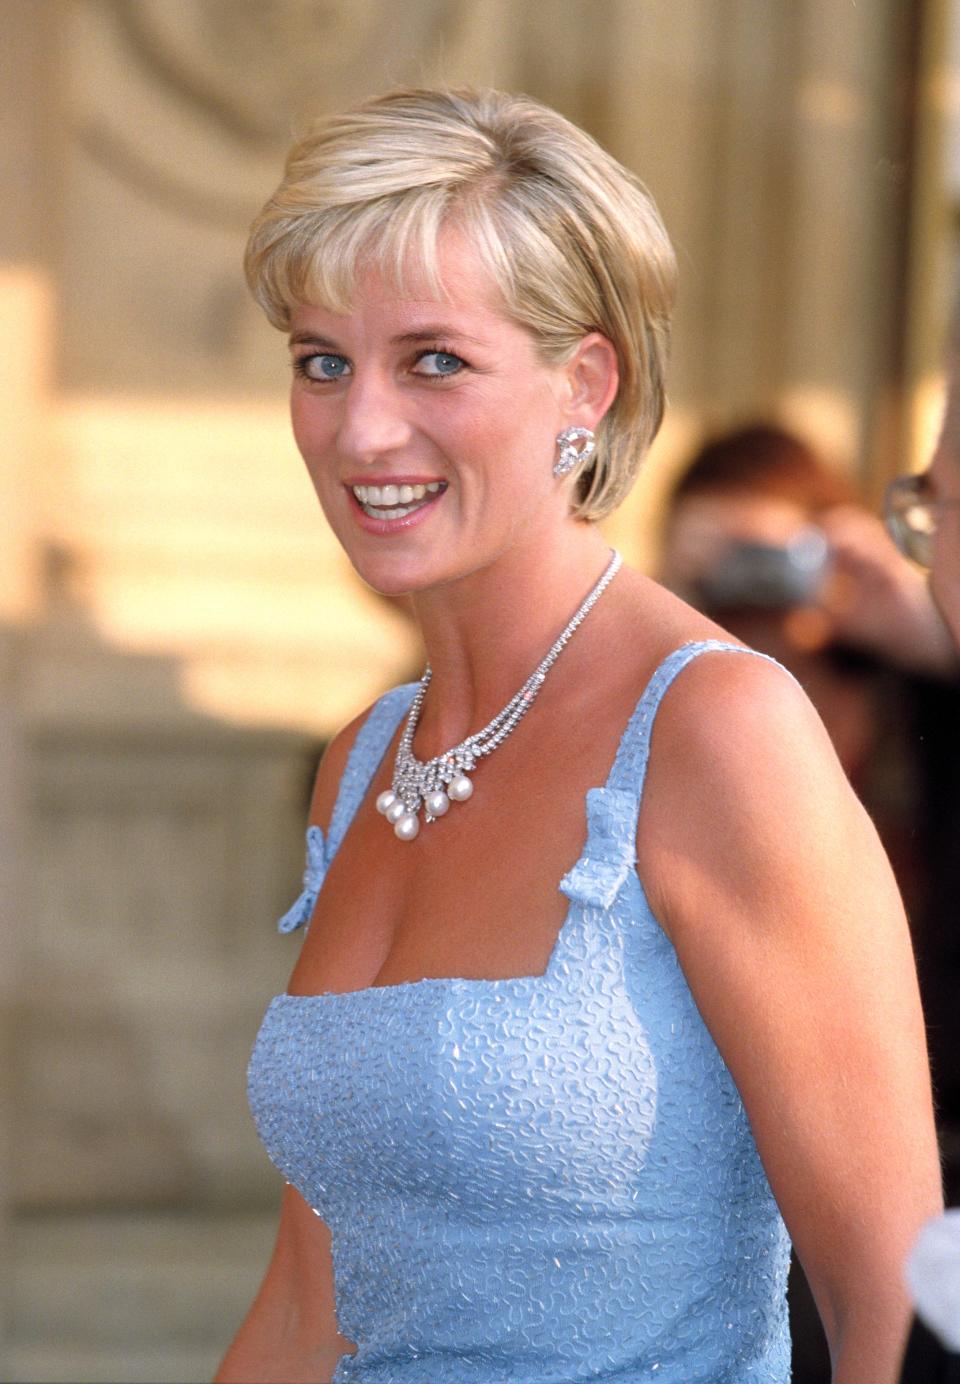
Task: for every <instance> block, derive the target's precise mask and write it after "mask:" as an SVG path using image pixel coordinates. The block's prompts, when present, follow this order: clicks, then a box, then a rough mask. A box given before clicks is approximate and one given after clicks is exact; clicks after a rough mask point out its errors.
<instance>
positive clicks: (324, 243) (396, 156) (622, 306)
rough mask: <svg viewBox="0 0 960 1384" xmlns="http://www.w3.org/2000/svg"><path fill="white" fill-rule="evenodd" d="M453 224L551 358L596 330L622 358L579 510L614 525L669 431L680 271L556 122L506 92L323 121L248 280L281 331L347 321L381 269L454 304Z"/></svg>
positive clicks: (602, 160) (514, 315)
mask: <svg viewBox="0 0 960 1384" xmlns="http://www.w3.org/2000/svg"><path fill="white" fill-rule="evenodd" d="M449 225H456V226H457V228H458V229H460V230H461V231H463V232H464V233H465V234H466V235H467V237H468V239H469V240H470V242H471V244H473V246H474V247H475V249H476V250H477V252H478V253H479V255H480V257H481V259H482V261H483V262H484V266H485V268H486V269H487V271H488V272H489V273H490V275H491V276H492V278H493V280H494V281H495V283H496V284H497V285H498V287H499V290H500V292H501V294H502V297H503V301H504V304H505V310H506V314H507V316H508V317H510V318H511V319H512V320H513V321H514V322H516V323H517V324H519V325H520V326H523V327H526V328H527V329H528V330H529V331H530V332H531V333H532V335H533V337H534V338H535V340H536V342H537V345H538V350H539V353H540V356H541V359H543V360H544V361H547V362H553V363H556V362H562V361H564V360H565V359H567V358H568V357H569V356H570V354H571V353H572V352H573V351H574V349H575V348H576V346H577V344H578V342H579V341H580V340H581V339H582V338H583V337H584V336H585V335H586V334H587V333H588V332H592V331H597V332H601V333H602V334H603V335H604V336H605V337H607V338H608V340H609V341H610V342H611V343H612V344H613V346H614V349H615V350H616V353H617V363H618V366H619V370H620V384H619V389H618V391H617V396H616V398H615V400H614V402H613V404H612V406H611V408H610V410H609V412H608V413H607V415H606V417H605V418H604V419H603V421H602V422H601V424H600V425H599V428H598V432H597V450H596V452H595V453H594V456H593V458H592V459H591V460H590V462H589V463H587V464H586V465H585V466H584V468H583V469H582V472H581V473H580V474H578V475H577V477H576V488H575V490H576V493H575V500H574V503H573V512H574V514H575V515H577V516H578V517H580V518H584V519H600V518H602V517H603V516H604V515H605V514H608V513H609V512H610V511H611V510H612V509H614V508H615V507H616V506H617V505H618V504H619V503H620V501H621V500H622V499H623V497H624V495H626V493H627V491H628V490H629V488H630V486H631V485H632V484H633V481H634V478H635V476H636V473H637V470H638V468H639V466H640V462H641V461H642V459H643V456H644V454H645V452H646V450H647V448H648V447H649V446H650V443H651V442H652V441H653V438H654V437H655V436H656V432H657V429H658V428H659V426H660V421H661V418H662V417H663V408H664V375H665V369H666V360H667V354H668V347H669V335H670V311H671V308H672V305H673V297H674V291H675V283H676V261H675V258H674V254H673V250H672V247H671V245H670V241H669V239H668V237H667V234H666V231H665V230H664V227H663V223H662V222H661V220H660V216H659V214H658V212H657V209H656V207H655V205H654V203H653V200H652V199H651V197H650V195H649V194H648V193H647V191H646V190H645V189H644V187H643V186H642V184H641V183H640V182H639V181H638V179H637V178H635V177H634V175H633V174H632V173H630V172H629V171H628V170H627V169H625V168H623V167H622V166H621V165H620V164H619V163H617V161H616V160H615V159H613V158H612V157H611V156H610V155H609V154H608V153H606V152H605V151H604V150H603V149H601V148H600V146H599V145H598V144H597V143H596V142H595V141H594V140H593V139H591V138H590V136H589V135H587V134H585V133H584V132H583V131H582V130H580V129H578V128H577V127H576V126H575V125H572V124H571V123H570V122H569V121H568V120H565V119H564V118H563V116H561V115H558V114H557V113H556V111H552V110H550V109H549V108H548V107H546V106H543V105H541V104H540V103H539V102H537V101H534V100H532V99H531V98H529V97H526V96H510V95H506V94H504V93H502V92H498V91H489V90H478V91H444V90H417V89H400V90H397V91H392V92H388V93H387V94H386V95H384V96H379V97H376V98H375V99H373V100H370V101H366V102H364V103H363V104H362V105H361V106H358V107H357V108H356V109H355V110H352V111H348V112H346V113H344V114H342V115H335V116H333V117H331V118H329V119H326V120H323V121H320V122H318V124H317V125H315V126H314V127H313V128H312V129H310V130H309V131H308V132H307V133H306V134H305V135H304V136H303V138H301V139H300V140H298V142H297V143H296V144H295V145H294V147H293V148H292V149H291V151H290V154H289V156H288V158H287V163H286V168H285V170H284V176H283V179H282V181H281V183H280V186H279V187H278V188H277V190H276V192H275V193H274V194H273V196H272V197H271V198H270V200H269V201H268V202H267V203H266V205H265V206H264V208H263V210H262V211H261V212H260V215H259V216H258V217H257V219H256V220H255V221H254V223H253V226H252V227H251V230H250V237H249V240H248V243H247V250H246V256H245V269H246V274H247V281H248V283H249V284H250V288H251V290H252V292H253V294H254V297H255V298H256V299H257V301H258V302H259V304H260V305H261V307H262V308H263V310H264V311H265V313H266V314H267V317H268V318H269V319H270V321H271V322H272V323H273V325H274V326H276V327H279V328H281V329H284V330H285V329H287V328H288V327H289V324H290V317H291V314H292V312H293V310H294V309H295V308H296V307H297V306H298V305H300V304H307V303H309V304H316V305H322V306H325V307H327V308H329V309H331V310H333V311H336V312H346V311H349V310H350V308H351V306H352V297H353V293H354V288H355V284H356V280H357V275H358V271H360V270H362V268H363V267H364V266H365V265H366V264H368V263H369V259H370V256H371V255H372V254H375V255H376V256H377V265H378V268H379V269H380V270H381V272H384V273H387V274H389V275H390V276H392V278H393V279H394V281H395V282H396V283H397V285H398V286H399V287H401V288H402V287H403V285H404V284H405V283H406V282H407V281H408V279H409V275H410V274H411V272H414V273H417V274H418V275H420V276H422V277H423V278H425V280H426V282H427V283H428V284H429V285H430V287H431V290H432V291H434V292H436V293H437V295H438V296H442V292H443V286H442V284H440V283H439V282H438V281H437V275H436V270H435V265H436V246H437V238H438V236H439V234H440V232H441V231H442V230H443V229H444V228H445V227H446V226H449Z"/></svg>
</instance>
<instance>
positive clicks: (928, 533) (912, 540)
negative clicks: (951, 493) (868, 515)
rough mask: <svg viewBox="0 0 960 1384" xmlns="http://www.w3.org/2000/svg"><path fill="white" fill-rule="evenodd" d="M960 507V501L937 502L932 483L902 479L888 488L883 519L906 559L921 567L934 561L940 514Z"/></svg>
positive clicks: (923, 478)
mask: <svg viewBox="0 0 960 1384" xmlns="http://www.w3.org/2000/svg"><path fill="white" fill-rule="evenodd" d="M958 506H960V500H937V499H935V498H934V497H933V496H932V495H931V494H930V482H929V480H928V479H927V477H926V475H925V474H924V473H923V472H921V473H920V475H918V476H898V477H897V479H896V480H895V481H891V482H890V484H889V485H888V486H887V490H886V494H885V495H884V500H883V518H884V522H885V523H886V526H887V531H888V533H889V534H890V537H891V538H892V539H893V541H894V543H896V545H897V547H898V548H899V549H900V551H901V553H903V554H904V555H905V556H906V557H908V558H910V559H911V560H912V561H913V562H916V563H919V565H920V566H921V567H929V566H930V564H931V562H932V560H933V535H934V534H935V533H936V531H937V524H938V522H939V519H940V512H941V510H944V509H954V508H957V507H958Z"/></svg>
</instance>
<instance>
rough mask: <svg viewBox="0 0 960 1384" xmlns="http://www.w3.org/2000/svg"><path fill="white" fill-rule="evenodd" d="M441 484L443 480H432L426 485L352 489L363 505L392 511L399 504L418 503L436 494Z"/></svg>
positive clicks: (377, 486) (360, 486) (378, 486)
mask: <svg viewBox="0 0 960 1384" xmlns="http://www.w3.org/2000/svg"><path fill="white" fill-rule="evenodd" d="M441 485H442V482H441V481H430V482H428V483H427V484H426V485H355V486H353V487H352V490H353V493H354V495H355V496H356V497H357V499H358V500H359V501H360V503H361V504H362V505H364V506H374V507H376V508H377V509H388V510H390V511H391V513H392V511H393V510H394V509H395V508H396V506H397V505H401V506H403V505H410V504H413V505H416V504H419V502H420V501H421V500H425V499H426V498H427V496H428V495H436V493H437V491H438V490H440V488H441ZM405 512H406V511H405ZM377 517H378V518H379V517H380V516H379V515H378V516H377Z"/></svg>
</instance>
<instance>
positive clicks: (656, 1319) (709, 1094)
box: [249, 643, 790, 1384]
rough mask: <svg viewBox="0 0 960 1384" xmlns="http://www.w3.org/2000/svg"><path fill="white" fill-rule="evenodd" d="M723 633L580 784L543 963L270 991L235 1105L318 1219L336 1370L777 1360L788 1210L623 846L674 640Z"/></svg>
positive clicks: (433, 1382)
mask: <svg viewBox="0 0 960 1384" xmlns="http://www.w3.org/2000/svg"><path fill="white" fill-rule="evenodd" d="M728 647H730V646H727V645H722V644H716V643H704V644H693V645H686V646H684V648H682V649H679V650H677V651H676V652H675V653H674V654H672V655H671V656H670V657H669V658H668V659H666V660H665V662H664V663H663V664H662V665H661V666H660V668H659V669H658V670H657V672H656V673H655V675H654V677H653V678H652V680H651V682H650V685H649V686H648V688H647V690H646V691H645V693H644V695H643V697H642V698H641V700H640V703H639V705H638V706H637V709H636V711H635V712H634V714H633V716H632V717H631V719H630V722H629V724H628V726H627V728H626V731H625V732H624V735H623V738H622V740H621V742H620V746H619V749H618V752H617V755H616V759H615V762H614V765H613V768H612V770H611V772H610V775H609V778H608V780H607V783H606V785H605V786H604V787H602V788H594V789H591V790H590V791H589V793H588V794H587V802H586V812H587V828H588V830H587V841H586V845H585V848H584V851H583V854H582V855H581V857H580V859H579V860H578V861H577V862H576V864H575V865H574V866H573V868H572V869H571V870H570V871H569V872H568V873H567V874H566V876H565V877H564V879H563V880H562V882H561V884H560V888H561V889H562V890H563V892H564V893H565V894H566V896H567V897H568V899H569V901H570V903H569V909H568V912H567V915H566V919H565V921H564V924H563V927H562V929H561V931H560V935H559V937H558V939H557V942H556V946H555V948H554V951H553V954H552V957H551V960H550V963H549V966H548V968H547V971H546V973H545V974H544V975H542V976H529V977H524V978H521V979H516V980H498V981H483V980H479V981H478V980H432V979H431V980H422V981H414V982H410V983H407V984H400V985H391V986H379V987H372V988H369V989H366V990H361V991H355V992H351V993H347V994H339V995H335V994H327V995H313V996H291V995H280V996H278V997H277V998H276V999H275V1000H274V1001H273V1002H272V1003H271V1005H270V1007H269V1009H268V1011H267V1015H266V1018H265V1020H264V1023H263V1027H262V1028H261V1031H260V1035H259V1037H258V1039H257V1043H256V1046H255V1048H254V1052H253V1057H252V1059H251V1064H250V1072H249V1092H250V1101H251V1107H252V1109H253V1112H254V1117H255V1119H256V1122H257V1126H258V1129H259V1131H260V1135H261V1137H262V1139H263V1141H264V1144H265V1146H266V1148H267V1151H268V1153H269V1155H270V1157H271V1158H272V1159H273V1161H274V1163H275V1164H276V1165H277V1167H278V1168H279V1169H280V1170H281V1172H282V1173H283V1174H284V1176H285V1177H286V1178H287V1179H288V1180H289V1181H290V1182H291V1183H292V1184H293V1185H294V1186H295V1187H296V1188H297V1189H298V1190H299V1191H300V1192H301V1194H302V1195H303V1197H304V1198H305V1199H306V1201H307V1202H308V1203H309V1204H310V1205H311V1206H313V1207H314V1208H315V1210H316V1211H317V1213H318V1215H321V1216H322V1217H323V1219H324V1220H325V1221H326V1222H327V1224H328V1225H329V1226H330V1229H331V1232H332V1238H333V1257H334V1272H335V1280H336V1300H337V1315H338V1320H339V1323H340V1329H341V1330H342V1332H343V1333H344V1335H346V1336H347V1337H348V1338H350V1339H351V1340H353V1341H355V1342H356V1343H357V1347H358V1349H357V1352H356V1354H355V1355H347V1356H343V1357H342V1358H341V1360H340V1362H339V1364H338V1366H337V1370H336V1375H335V1379H336V1384H348V1381H359V1382H360V1384H385V1382H386V1381H397V1384H406V1382H407V1381H409V1382H410V1384H413V1381H417V1384H420V1382H421V1381H426V1382H428V1384H467V1382H468V1381H476V1382H477V1384H480V1381H483V1384H493V1382H494V1381H500V1380H517V1381H526V1384H576V1381H581V1380H584V1381H585V1380H610V1381H613V1380H616V1381H621V1384H639V1382H640V1381H658V1384H761V1382H763V1384H783V1382H784V1381H786V1380H789V1377H790V1365H789V1337H788V1328H787V1317H786V1307H785V1282H786V1271H787V1259H788V1250H789V1246H788V1241H787V1236H786V1231H785V1229H784V1226H783V1222H782V1220H781V1218H780V1215H779V1212H778V1210H777V1207H776V1204H775V1202H774V1200H773V1196H772V1194H771V1191H770V1188H769V1185H768V1183H767V1180H766V1177H765V1175H764V1172H763V1169H762V1167H761V1165H760V1161H759V1158H758V1155H757V1150H756V1146H755V1144H754V1140H753V1137H752V1134H751V1131H750V1128H749V1125H748V1122H747V1119H746V1115H745V1113H744V1110H743V1106H742V1103H741V1101H740V1098H739V1095H738V1092H737V1090H736V1087H735V1085H734V1083H733V1080H732V1078H731V1076H730V1073H729V1072H728V1070H727V1068H726V1066H725V1065H724V1063H723V1060H722V1059H721V1057H720V1054H719V1052H718V1051H717V1048H716V1046H715V1044H714V1042H713V1040H712V1038H711V1037H710V1035H709V1033H708V1031H707V1029H706V1027H705V1025H704V1023H703V1020H702V1019H701V1017H700V1014H699V1012H698V1010H697V1008H696V1006H695V1004H694V1002H693V999H692V997H691V995H690V991H689V989H688V987H687V985H686V982H685V981H684V978H683V975H682V973H681V971H680V968H679V965H678V962H677V958H676V954H675V952H674V950H673V948H672V946H671V944H670V942H669V941H668V940H667V938H666V936H665V934H664V933H663V931H662V930H661V928H660V927H659V926H658V924H657V922H656V919H655V918H654V916H653V914H652V912H651V910H650V907H649V904H648V903H647V900H646V897H645V895H644V892H643V888H642V885H641V883H640V881H639V879H638V877H637V873H636V851H635V841H636V826H637V812H638V809H639V804H640V797H641V793H642V790H643V781H644V776H645V773H646V764H647V757H648V753H649V743H650V731H651V727H652V724H653V719H654V716H655V714H656V710H657V706H658V705H659V702H660V699H661V698H662V696H663V694H664V692H665V691H666V689H667V687H668V686H669V685H670V683H671V681H672V680H673V678H674V677H675V676H676V675H677V673H678V672H680V670H681V669H682V668H683V667H684V666H686V664H687V663H689V661H690V660H691V659H692V658H694V657H696V656H697V655H698V654H701V653H704V652H706V651H709V650H715V649H726V648H728ZM413 691H414V689H413V688H412V687H408V688H401V689H397V690H396V691H395V692H393V693H391V694H389V696H388V697H387V698H385V699H383V700H382V701H381V702H380V703H378V705H377V707H375V708H374V710H373V712H372V713H371V716H370V718H369V719H368V721H367V722H366V725H365V727H364V732H366V733H364V732H361V735H360V737H358V740H357V742H356V746H355V749H354V751H353V754H352V755H351V758H350V762H349V764H348V767H347V769H346V771H345V774H344V779H343V785H342V789H341V794H340V800H339V802H338V804H337V810H336V811H335V812H334V814H333V821H332V823H331V831H330V841H329V842H328V843H327V847H326V850H325V852H324V853H323V860H324V864H323V866H322V867H317V866H316V865H315V864H313V865H311V863H310V862H308V871H307V878H306V879H305V889H304V894H303V895H302V896H301V899H300V900H298V904H297V905H295V907H294V910H291V914H288V915H287V917H288V918H290V917H291V915H294V914H295V916H296V917H298V918H299V919H300V921H303V920H304V919H306V918H307V917H308V916H309V913H310V911H311V909H312V907H313V900H315V899H316V894H317V891H318V890H319V887H320V883H322V873H323V868H325V865H326V864H327V863H329V860H330V859H331V858H332V854H333V851H334V850H335V849H336V844H339V841H340V840H341V839H342V837H343V834H344V832H345V830H346V828H347V825H348V824H349V821H350V819H351V818H352V816H353V813H354V812H355V811H356V808H357V806H358V804H359V802H360V801H361V799H362V797H363V795H364V793H365V792H366V789H367V787H368V786H369V783H370V780H371V778H372V776H373V774H374V772H375V770H376V766H377V764H378V763H379V761H380V759H381V758H382V755H383V753H384V751H385V749H386V747H387V745H388V744H389V742H390V739H391V737H392V734H393V732H394V730H395V729H396V726H397V724H398V722H399V720H400V718H401V717H402V715H403V712H404V709H405V707H406V706H407V705H409V701H410V698H411V697H412V695H413ZM312 830H314V831H315V830H316V828H312ZM316 840H317V838H316V837H314V838H313V842H314V845H313V850H314V855H313V856H311V861H315V860H316V859H317V858H319V857H318V855H317V850H316ZM297 910H299V911H298V912H297Z"/></svg>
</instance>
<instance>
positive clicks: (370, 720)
mask: <svg viewBox="0 0 960 1384" xmlns="http://www.w3.org/2000/svg"><path fill="white" fill-rule="evenodd" d="M418 686H419V684H418V683H415V682H408V683H404V684H403V686H402V687H394V688H393V689H392V690H391V691H390V692H387V693H385V695H384V696H382V697H381V698H380V700H379V701H377V702H374V704H373V706H372V707H371V708H370V714H369V715H368V717H367V719H366V720H365V721H364V723H363V725H362V726H361V727H360V729H359V731H358V732H357V738H356V739H355V740H354V742H353V747H352V749H351V750H350V754H349V755H348V757H347V763H346V767H345V768H344V771H343V777H342V778H341V779H340V788H339V791H338V792H337V800H336V802H335V803H334V805H333V812H332V813H331V814H330V829H329V831H328V833H327V864H328V865H329V863H330V861H331V860H332V859H333V857H334V856H335V855H336V853H337V851H338V850H339V849H340V843H341V841H342V840H343V838H344V837H345V836H346V834H347V828H348V827H349V826H350V823H351V822H352V821H353V819H354V816H355V815H356V811H357V808H358V807H359V806H360V804H361V803H362V802H363V799H364V796H365V795H366V791H367V789H368V788H369V787H370V784H371V781H372V780H373V776H374V774H375V773H376V772H377V769H378V767H379V765H380V761H381V760H382V759H383V756H384V755H385V754H386V752H387V746H388V745H389V744H390V741H391V740H392V739H393V737H394V734H395V733H396V729H397V726H399V724H400V722H401V721H402V720H403V718H404V716H406V714H407V712H408V711H409V709H410V703H411V702H412V701H413V698H414V694H415V693H416V690H417V687H418Z"/></svg>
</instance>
